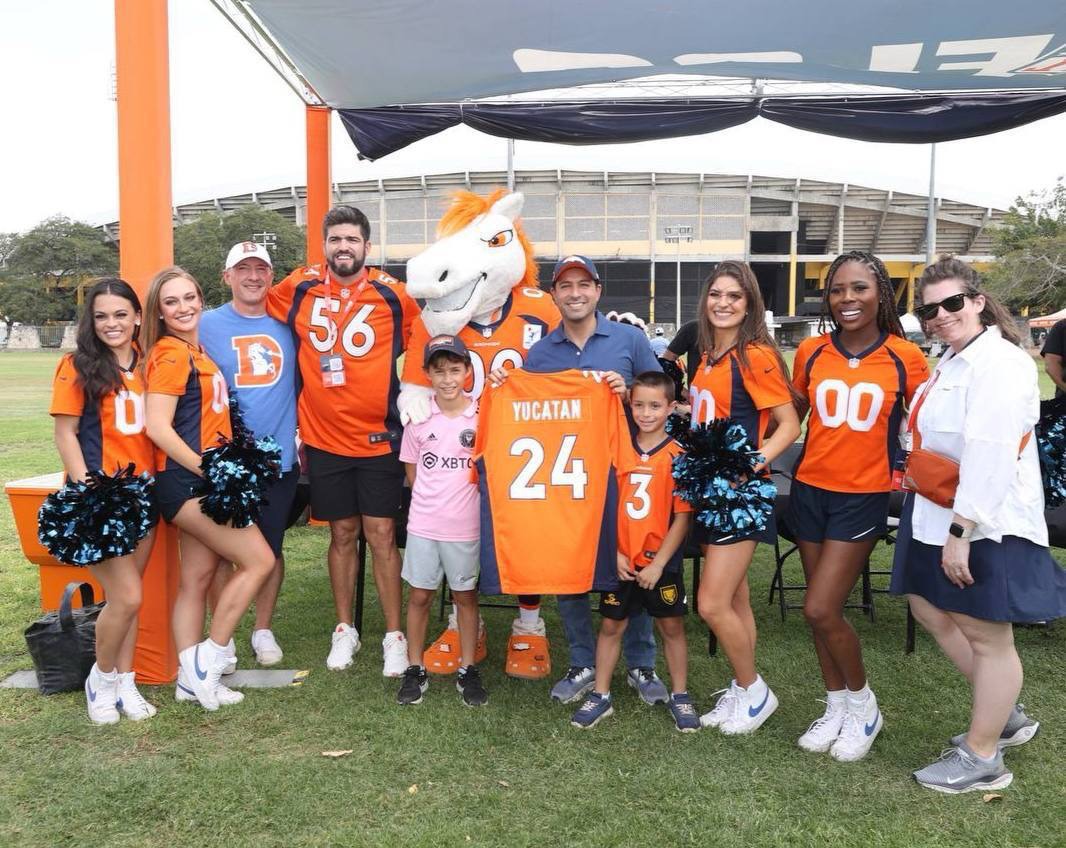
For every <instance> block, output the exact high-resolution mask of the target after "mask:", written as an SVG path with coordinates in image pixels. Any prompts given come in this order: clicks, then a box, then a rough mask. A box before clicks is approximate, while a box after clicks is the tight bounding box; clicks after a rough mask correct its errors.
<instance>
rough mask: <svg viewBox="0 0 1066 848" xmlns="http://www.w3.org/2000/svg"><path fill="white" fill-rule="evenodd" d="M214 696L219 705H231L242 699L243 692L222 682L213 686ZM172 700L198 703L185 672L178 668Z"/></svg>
mask: <svg viewBox="0 0 1066 848" xmlns="http://www.w3.org/2000/svg"><path fill="white" fill-rule="evenodd" d="M215 698H216V699H217V700H218V704H219V706H220V707H231V706H233V705H234V704H239V703H240V702H241V701H243V700H244V693H243V692H238V691H236V690H235V689H230V688H229V687H228V686H226V685H225V684H223V683H219V684H218V686H216V687H215ZM174 700H175V701H179V702H180V701H191V702H193V703H196V704H198V703H200V701H199V700H198V699H197V697H196V693H194V692H193V691H192V687H191V686H189V681H188V680H187V679H186V677H185V672H184V671H183V670H182V669H181V668H179V669H178V681H177V683H176V685H175V686H174Z"/></svg>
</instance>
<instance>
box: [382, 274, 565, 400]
mask: <svg viewBox="0 0 1066 848" xmlns="http://www.w3.org/2000/svg"><path fill="white" fill-rule="evenodd" d="M558 323H559V310H558V308H557V307H556V306H555V303H554V302H553V301H552V299H551V297H550V296H549V295H548V293H547V292H544V291H542V290H541V289H531V288H525V287H515V288H514V289H512V290H511V294H510V295H508V297H507V302H506V303H504V305H503V307H502V309H501V310H500V317H499V318H498V319H497V320H496V321H493V322H492V323H491V324H475V323H474V322H471V323H469V324H467V325H466V326H464V327H463V328H462V329H461V330H460V331H459V334H458V335H459V338H460V339H462V340H463V344H465V345H466V348H467V350H469V351H470V364H471V365H472V366H473V374H471V375H470V379H469V380H468V381H467V384H466V390H467V391H468V392H470V396H471V397H472V398H474V400H477V399H478V398H479V397H481V392H482V391H483V390H484V388H485V375H486V374H488V373H490V372H491V371H494V370H495V369H496V368H501V367H508V368H521V367H522V363H523V362H525V359H526V353H527V352H528V351H529V349H530V348H531V347H533V345H535V344H536V343H537V342H539V341H540V340H541V339H542V338H544V337H545V336H546V335H548V333H550V332H551V331H552V330H554V329H555V327H556V325H557V324H558ZM429 339H430V335H429V331H428V330H427V329H426V325H425V324H424V323H422V316H421V315H419V317H418V319H417V320H416V321H415V326H414V330H413V331H412V332H411V344H410V345H409V346H408V348H407V359H405V360H404V363H403V380H404V382H405V383H417V384H418V385H420V386H428V385H429V378H428V377H427V376H426V372H425V370H423V368H422V353H423V351H424V350H425V348H426V345H427V344H428V343H429Z"/></svg>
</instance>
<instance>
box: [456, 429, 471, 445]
mask: <svg viewBox="0 0 1066 848" xmlns="http://www.w3.org/2000/svg"><path fill="white" fill-rule="evenodd" d="M459 444H461V445H462V446H463V447H464V448H472V447H473V446H474V431H473V430H463V432H461V433H460V434H459Z"/></svg>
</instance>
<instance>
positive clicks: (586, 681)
mask: <svg viewBox="0 0 1066 848" xmlns="http://www.w3.org/2000/svg"><path fill="white" fill-rule="evenodd" d="M595 685H596V669H594V668H589V667H588V666H580V665H572V666H570V668H569V669H568V670H567V672H566V675H565V676H564V677H563V678H562V680H560V681H559V682H558V683H556V684H555V685H554V686H552V691H551V698H552V700H553V701H558V702H559V703H560V704H572V703H573V702H574V701H577V700H579V699H580V698H581V696H582V695H584V694H585V693H586V692H588V691H589V690H590V689H591V688H592V687H593V686H595Z"/></svg>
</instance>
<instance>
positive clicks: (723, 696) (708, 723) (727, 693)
mask: <svg viewBox="0 0 1066 848" xmlns="http://www.w3.org/2000/svg"><path fill="white" fill-rule="evenodd" d="M715 695H718V696H719V697H718V700H717V701H716V702H715V705H714V708H713V709H712V710H710V711H709V712H706V713H704V714H703V715H701V716H700V724H702V725H703V726H704V727H719V726H720V725H721V724H722V722H723V721H725V720H726V719H727V718H729V716H731V715H732V714H733V702H734V701H735V700H736V698H737V694H736V681H734V682H732V683H730V684H729V687H728V688H726V689H719V690H718V691H717V692H712V693H711V697H712V698H713V697H714V696H715Z"/></svg>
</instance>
